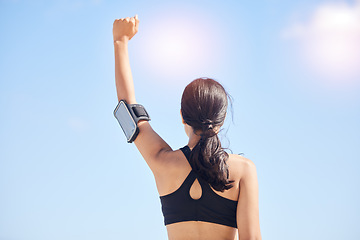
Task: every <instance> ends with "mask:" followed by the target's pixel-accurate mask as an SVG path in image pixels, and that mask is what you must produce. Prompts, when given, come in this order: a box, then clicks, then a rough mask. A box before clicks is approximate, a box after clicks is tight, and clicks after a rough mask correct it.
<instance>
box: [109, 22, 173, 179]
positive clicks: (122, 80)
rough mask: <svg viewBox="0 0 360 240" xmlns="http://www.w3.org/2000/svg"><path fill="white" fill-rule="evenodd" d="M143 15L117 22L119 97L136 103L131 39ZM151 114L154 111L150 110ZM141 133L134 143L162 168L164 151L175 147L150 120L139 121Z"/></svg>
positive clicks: (148, 160)
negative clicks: (162, 136) (153, 127)
mask: <svg viewBox="0 0 360 240" xmlns="http://www.w3.org/2000/svg"><path fill="white" fill-rule="evenodd" d="M138 28H139V19H138V17H137V15H136V16H135V17H132V18H129V17H127V18H121V19H116V20H115V21H114V24H113V37H114V52H115V83H116V91H117V97H118V101H120V100H121V99H125V100H126V101H127V102H128V103H129V104H133V103H136V99H135V90H134V83H133V78H132V74H131V69H130V62H129V54H128V42H129V40H130V39H131V38H132V37H133V36H134V35H135V34H136V33H137V32H138ZM150 115H151V113H150ZM138 127H139V135H138V136H137V138H136V139H135V141H134V143H135V145H136V147H137V148H138V149H139V151H140V153H141V155H142V156H143V157H144V159H145V161H146V163H147V164H148V165H149V167H150V169H151V170H152V171H153V172H157V171H162V170H163V167H164V166H165V164H164V163H163V161H164V159H166V158H164V157H163V156H162V155H163V154H165V153H166V152H168V151H171V150H172V149H171V148H170V146H169V145H168V144H167V143H166V142H165V141H164V140H163V139H162V138H161V137H160V136H159V135H158V134H157V133H156V132H155V131H154V130H153V129H152V128H151V126H150V124H149V123H148V122H147V121H140V122H139V123H138Z"/></svg>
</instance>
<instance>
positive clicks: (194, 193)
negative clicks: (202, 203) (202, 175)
mask: <svg viewBox="0 0 360 240" xmlns="http://www.w3.org/2000/svg"><path fill="white" fill-rule="evenodd" d="M189 194H190V197H191V198H192V199H194V200H198V199H200V198H201V195H202V189H201V185H200V183H199V181H198V180H197V179H195V181H194V182H193V184H192V185H191V188H190V191H189Z"/></svg>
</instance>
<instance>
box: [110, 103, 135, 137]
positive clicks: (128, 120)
mask: <svg viewBox="0 0 360 240" xmlns="http://www.w3.org/2000/svg"><path fill="white" fill-rule="evenodd" d="M115 116H116V119H117V120H118V122H119V124H120V126H121V128H122V130H123V131H124V133H125V136H126V139H127V140H129V139H130V138H131V137H132V135H133V134H134V132H135V128H136V125H135V122H134V120H133V118H132V117H131V116H130V112H129V110H128V109H127V107H126V106H125V104H124V103H123V102H121V103H120V105H119V108H118V109H117V111H116V112H115Z"/></svg>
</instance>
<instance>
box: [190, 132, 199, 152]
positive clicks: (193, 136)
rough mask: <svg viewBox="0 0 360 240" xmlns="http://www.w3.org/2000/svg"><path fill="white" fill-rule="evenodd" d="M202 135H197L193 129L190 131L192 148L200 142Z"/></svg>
mask: <svg viewBox="0 0 360 240" xmlns="http://www.w3.org/2000/svg"><path fill="white" fill-rule="evenodd" d="M199 140H200V136H199V135H196V134H195V133H194V132H193V131H191V132H190V135H189V142H188V146H189V148H190V149H191V150H192V149H193V148H194V147H195V146H196V144H197V143H198V142H199Z"/></svg>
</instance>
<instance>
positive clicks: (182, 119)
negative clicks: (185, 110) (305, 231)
mask: <svg viewBox="0 0 360 240" xmlns="http://www.w3.org/2000/svg"><path fill="white" fill-rule="evenodd" d="M180 116H181V121H182V123H183V124H186V123H185V121H184V118H183V116H182V113H181V109H180Z"/></svg>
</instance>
